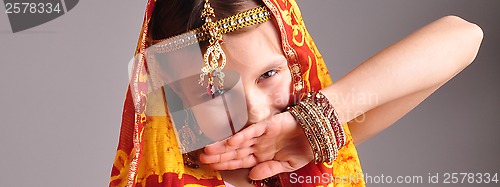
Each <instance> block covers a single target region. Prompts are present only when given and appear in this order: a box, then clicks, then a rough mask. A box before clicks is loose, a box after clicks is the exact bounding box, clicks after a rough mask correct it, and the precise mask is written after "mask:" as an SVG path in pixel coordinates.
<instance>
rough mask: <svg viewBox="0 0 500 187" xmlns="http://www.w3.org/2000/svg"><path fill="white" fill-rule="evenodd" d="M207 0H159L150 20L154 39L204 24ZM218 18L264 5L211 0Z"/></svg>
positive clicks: (256, 1) (250, 1)
mask: <svg viewBox="0 0 500 187" xmlns="http://www.w3.org/2000/svg"><path fill="white" fill-rule="evenodd" d="M204 4H205V0H157V1H156V7H155V9H154V11H153V15H152V16H151V20H150V22H149V29H150V30H149V32H150V36H151V37H152V39H154V40H158V39H164V38H167V37H171V36H174V35H177V34H181V33H183V32H186V31H188V30H190V29H193V28H197V27H200V26H201V25H202V24H203V20H202V19H201V17H200V16H201V11H202V10H203V6H204ZM210 4H211V5H212V7H213V8H214V11H215V15H216V17H217V19H221V18H225V17H228V16H231V15H234V14H236V13H238V12H241V11H244V10H247V9H250V8H253V6H255V5H263V4H264V3H263V2H262V1H261V0H210Z"/></svg>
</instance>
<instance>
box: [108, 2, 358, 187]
mask: <svg viewBox="0 0 500 187" xmlns="http://www.w3.org/2000/svg"><path fill="white" fill-rule="evenodd" d="M263 2H264V4H265V5H266V6H267V8H268V9H269V10H270V12H271V13H272V15H273V16H272V19H274V20H275V21H276V23H277V26H278V28H277V29H278V31H279V33H280V36H281V44H282V49H283V52H284V54H285V56H286V58H287V60H288V66H289V68H290V70H291V71H290V72H291V74H292V84H293V85H291V86H292V87H293V88H294V89H293V90H294V92H295V93H304V92H309V91H318V90H320V89H322V88H323V87H325V86H328V85H330V84H331V83H332V81H331V79H330V76H329V74H328V70H327V67H326V65H325V63H324V61H323V58H322V56H321V54H320V53H319V51H318V49H317V48H316V45H315V43H314V41H313V40H312V37H311V36H310V34H309V33H308V31H307V29H306V26H305V24H304V21H303V19H302V16H301V12H300V10H299V7H298V5H297V3H296V2H295V0H263ZM155 4H156V0H148V3H147V6H146V12H145V15H144V22H143V25H142V30H141V33H140V36H139V41H138V44H137V48H136V51H135V54H136V59H135V60H136V63H134V64H133V67H132V73H131V81H130V84H129V86H128V90H127V93H126V99H125V104H124V108H123V115H122V125H121V130H120V138H119V143H118V148H117V152H116V157H115V161H114V163H113V167H112V171H111V178H110V183H109V186H112V187H115V186H117V187H118V186H120V187H121V186H130V187H146V186H148V187H156V186H196V187H198V186H224V181H223V179H222V177H221V175H220V174H219V173H218V172H217V171H214V170H212V169H210V168H209V167H208V166H206V165H200V167H199V168H197V169H194V168H191V167H188V166H185V165H184V162H183V156H182V153H181V151H180V148H179V145H178V141H177V140H176V134H175V127H174V125H173V120H172V119H171V117H170V116H169V115H168V112H167V111H168V109H167V108H162V107H165V105H158V106H155V104H154V103H158V102H165V101H164V100H163V99H165V98H161V97H162V96H160V99H159V98H158V97H154V98H151V97H150V96H149V95H148V94H146V93H148V89H151V88H148V86H150V84H148V83H147V81H148V80H147V79H148V78H147V77H148V76H150V73H151V72H149V71H148V68H147V63H146V54H145V51H146V49H147V48H148V47H150V46H151V45H152V42H151V36H150V30H149V28H148V25H149V21H150V19H151V17H152V13H153V10H154V8H155ZM148 105H151V106H148ZM146 108H147V109H148V110H150V108H156V109H158V108H159V109H161V110H163V111H165V112H166V115H159V116H157V115H152V114H150V113H147V111H146ZM343 125H344V129H345V131H346V136H347V143H346V145H345V146H344V147H342V148H341V149H340V150H339V155H338V158H337V159H336V160H335V161H334V162H333V163H332V164H327V163H320V164H314V163H313V162H311V163H309V164H308V165H306V166H304V167H302V168H300V169H299V170H297V171H294V172H293V175H292V174H291V173H282V174H279V177H280V181H281V184H282V185H283V186H308V187H309V186H365V183H364V181H363V176H362V170H361V166H360V163H359V159H358V155H357V152H356V149H355V147H354V144H353V141H352V136H351V134H350V132H349V128H348V126H347V123H345V124H343ZM300 176H302V178H301V179H303V180H302V183H294V181H295V182H299V181H297V180H296V179H299V178H300ZM314 176H316V179H314V178H312V177H314ZM306 179H311V180H309V181H308V180H306ZM312 179H314V180H312ZM318 179H320V180H318Z"/></svg>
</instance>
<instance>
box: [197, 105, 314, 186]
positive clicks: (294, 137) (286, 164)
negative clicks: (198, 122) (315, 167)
mask: <svg viewBox="0 0 500 187" xmlns="http://www.w3.org/2000/svg"><path fill="white" fill-rule="evenodd" d="M312 160H313V152H312V150H311V146H310V145H309V142H308V140H307V138H306V136H305V134H304V132H303V130H302V128H301V127H300V126H299V125H298V124H297V122H296V121H295V119H294V118H293V116H292V115H291V114H290V113H289V112H284V113H280V114H277V115H274V116H272V117H271V118H269V119H267V120H265V121H262V122H259V123H256V124H252V125H250V126H249V127H247V128H245V129H243V130H242V131H240V132H238V133H236V134H235V135H233V136H231V137H229V138H228V139H226V140H223V141H220V142H217V143H214V144H211V145H208V146H207V147H205V153H203V154H201V155H200V161H201V162H203V163H206V164H209V165H210V166H211V167H212V168H213V169H216V170H234V169H239V168H251V167H253V168H252V169H251V170H250V174H249V177H250V178H251V179H253V180H260V179H264V178H268V177H271V176H273V175H276V174H278V173H283V172H291V171H295V170H297V169H299V168H301V167H303V166H305V165H307V164H308V163H309V162H311V161H312Z"/></svg>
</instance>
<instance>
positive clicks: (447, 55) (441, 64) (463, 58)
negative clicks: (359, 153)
mask: <svg viewBox="0 0 500 187" xmlns="http://www.w3.org/2000/svg"><path fill="white" fill-rule="evenodd" d="M482 35H483V34H482V31H481V29H480V28H479V27H478V26H477V25H475V24H472V23H469V22H467V21H465V20H463V19H461V18H459V17H456V16H447V17H443V18H441V19H439V20H437V21H435V22H433V23H431V24H429V25H427V26H425V27H423V28H421V29H419V30H417V31H416V32H414V33H413V34H411V35H409V36H408V37H406V38H404V39H402V40H401V41H399V42H397V43H395V44H393V45H391V46H389V47H388V48H386V49H384V50H383V51H381V52H379V53H378V54H376V55H374V56H373V57H371V58H370V59H368V60H367V61H365V62H364V63H362V64H361V65H359V66H358V67H356V68H355V69H353V70H352V71H351V72H349V73H348V74H347V75H345V76H344V77H342V78H341V79H340V80H338V81H336V82H335V83H333V84H332V85H331V86H329V87H326V88H324V89H323V90H322V92H323V93H324V94H325V95H326V96H327V97H328V98H329V99H330V101H331V102H332V103H334V105H335V108H336V109H337V111H338V113H339V116H340V119H342V120H343V121H350V122H349V128H350V129H351V131H352V134H353V138H354V140H355V143H357V144H358V143H361V142H363V141H364V140H366V139H367V138H369V137H371V136H373V135H374V134H376V133H378V132H380V131H382V130H383V129H385V128H387V127H388V126H390V125H391V124H392V123H394V122H395V121H396V120H398V119H399V118H401V117H402V116H404V115H405V114H406V113H407V112H409V111H410V110H411V109H413V108H414V107H415V106H417V105H418V104H419V103H420V102H422V101H423V100H424V99H425V98H427V97H428V96H429V95H430V94H431V93H432V92H434V91H435V90H436V89H437V88H439V87H440V86H441V85H443V84H444V83H446V82H447V81H448V80H449V79H451V78H452V77H453V76H455V75H456V74H457V73H459V72H460V71H461V70H463V69H464V68H465V67H467V66H468V65H469V64H470V63H471V62H472V61H473V60H474V58H475V56H476V54H477V52H478V49H479V46H480V43H481V40H482V37H483V36H482ZM361 114H363V115H361ZM356 117H358V118H357V119H355V120H353V119H354V118H356Z"/></svg>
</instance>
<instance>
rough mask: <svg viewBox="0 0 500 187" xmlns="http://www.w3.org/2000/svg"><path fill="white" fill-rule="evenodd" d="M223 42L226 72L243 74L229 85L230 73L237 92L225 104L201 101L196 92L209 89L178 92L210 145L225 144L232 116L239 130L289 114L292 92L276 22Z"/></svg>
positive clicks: (186, 86)
mask: <svg viewBox="0 0 500 187" xmlns="http://www.w3.org/2000/svg"><path fill="white" fill-rule="evenodd" d="M223 40H224V44H223V45H222V48H223V50H224V52H225V54H226V58H227V63H226V66H225V67H224V71H226V72H237V74H239V79H238V80H237V81H233V83H231V78H230V75H229V73H226V78H225V83H224V87H231V85H232V90H237V91H234V92H231V90H230V91H228V92H226V93H225V94H224V97H225V98H224V99H225V100H226V101H225V103H224V102H223V100H222V99H220V98H221V97H216V99H212V100H210V101H208V102H200V101H199V100H204V98H203V97H206V94H205V96H200V94H199V93H198V94H194V93H197V92H203V91H204V90H205V88H204V87H200V86H199V85H197V84H193V83H190V84H179V86H178V88H177V91H176V92H178V91H181V92H183V93H187V94H184V95H186V96H184V98H182V99H183V102H184V104H185V105H186V103H188V105H190V106H192V107H191V109H192V111H193V113H194V115H195V117H196V121H197V123H198V125H199V127H200V129H201V130H202V131H203V133H204V134H205V136H207V137H208V138H210V139H212V140H221V139H223V138H225V137H227V136H229V135H231V134H232V132H231V129H230V125H229V123H228V115H227V114H228V113H229V116H230V118H232V122H233V123H235V124H236V127H235V131H238V130H240V129H242V128H244V127H245V126H248V125H251V124H254V123H256V122H259V121H262V120H265V119H266V118H268V117H270V116H272V115H273V114H277V113H280V112H281V111H283V110H285V108H286V107H287V106H288V102H289V98H290V93H291V87H290V86H291V81H292V79H291V74H290V70H289V68H288V64H287V59H286V58H285V56H284V54H283V50H282V48H281V41H280V35H279V33H278V30H277V27H276V26H275V25H274V23H273V22H272V21H267V22H265V23H262V24H259V25H254V26H251V27H248V28H245V30H243V31H240V32H238V33H230V34H225V35H223ZM183 58H184V57H183ZM184 66H186V68H187V66H189V65H184ZM196 66H197V67H196V68H191V69H194V70H193V72H192V73H193V74H192V75H195V74H196V75H197V74H199V72H200V68H201V64H199V63H198V64H197V65H196ZM198 66H200V67H198ZM194 77H195V78H197V76H194ZM215 81H216V82H217V80H216V79H215ZM192 82H194V81H192ZM234 82H238V83H234ZM227 85H229V86H227ZM205 86H206V84H205ZM195 89H197V90H198V91H195ZM200 90H203V91H200ZM236 92H238V94H235V93H236ZM242 96H243V97H242ZM167 101H168V100H167ZM205 101H206V98H205ZM193 103H195V104H193ZM199 103H203V104H199Z"/></svg>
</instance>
